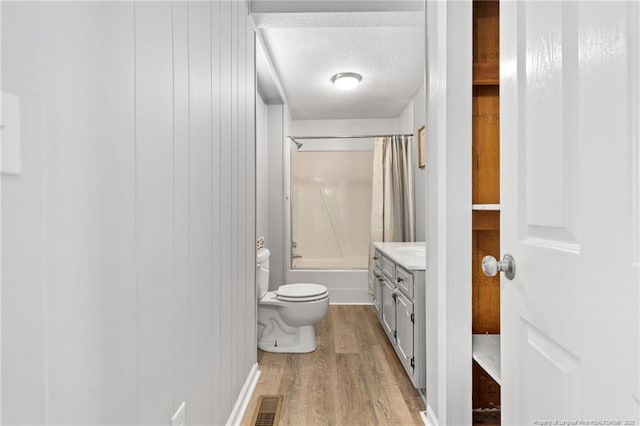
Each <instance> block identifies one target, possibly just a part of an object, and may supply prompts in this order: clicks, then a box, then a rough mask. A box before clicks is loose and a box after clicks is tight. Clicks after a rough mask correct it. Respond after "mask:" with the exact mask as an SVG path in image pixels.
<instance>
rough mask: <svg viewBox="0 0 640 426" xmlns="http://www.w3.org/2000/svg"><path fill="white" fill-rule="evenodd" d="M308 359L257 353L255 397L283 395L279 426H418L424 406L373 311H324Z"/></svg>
mask: <svg viewBox="0 0 640 426" xmlns="http://www.w3.org/2000/svg"><path fill="white" fill-rule="evenodd" d="M316 334H317V339H318V349H316V351H315V352H313V353H310V354H274V353H267V352H262V351H259V353H258V363H259V365H260V370H261V371H262V374H261V376H260V380H259V382H258V385H257V387H256V389H255V391H254V394H253V397H252V399H251V402H250V403H249V406H248V407H247V411H246V413H245V417H244V419H243V422H242V424H243V426H244V425H247V426H248V425H250V423H251V418H252V416H253V412H254V410H255V406H256V401H257V399H258V396H259V395H261V394H281V395H284V405H283V411H282V417H281V418H280V424H281V425H373V424H380V425H392V424H396V425H422V421H421V420H420V416H419V414H418V412H419V411H421V410H424V409H425V406H424V402H423V400H422V398H421V396H420V394H419V393H418V391H417V390H416V389H415V388H414V387H413V385H412V384H411V381H410V380H409V378H408V377H407V375H406V374H405V372H404V370H403V368H402V365H401V364H400V361H399V360H398V358H397V357H396V354H395V352H394V351H393V348H392V347H391V345H390V343H389V341H388V340H387V338H386V336H385V334H384V331H383V330H382V327H381V326H380V324H379V322H378V320H377V318H376V316H375V311H374V307H373V306H330V307H329V313H328V314H327V316H326V318H325V319H324V320H322V321H320V322H319V323H318V324H316Z"/></svg>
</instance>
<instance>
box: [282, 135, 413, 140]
mask: <svg viewBox="0 0 640 426" xmlns="http://www.w3.org/2000/svg"><path fill="white" fill-rule="evenodd" d="M391 136H413V133H397V134H390V135H361V136H287V137H288V138H290V139H293V140H296V139H365V138H386V137H391Z"/></svg>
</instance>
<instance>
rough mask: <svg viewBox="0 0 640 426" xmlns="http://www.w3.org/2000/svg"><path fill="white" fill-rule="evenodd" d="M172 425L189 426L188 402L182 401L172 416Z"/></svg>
mask: <svg viewBox="0 0 640 426" xmlns="http://www.w3.org/2000/svg"><path fill="white" fill-rule="evenodd" d="M171 426H187V403H186V402H184V401H183V402H182V404H180V407H178V409H177V410H176V413H175V414H174V415H173V417H171Z"/></svg>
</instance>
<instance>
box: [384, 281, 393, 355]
mask: <svg viewBox="0 0 640 426" xmlns="http://www.w3.org/2000/svg"><path fill="white" fill-rule="evenodd" d="M394 289H395V287H394V285H393V284H391V283H390V282H389V281H387V280H386V279H385V280H383V281H382V327H383V328H384V331H386V332H387V335H388V336H389V339H390V340H391V341H392V342H394V343H395V336H394V335H393V334H394V331H395V329H396V303H395V299H394V298H393V290H394Z"/></svg>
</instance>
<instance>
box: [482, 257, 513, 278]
mask: <svg viewBox="0 0 640 426" xmlns="http://www.w3.org/2000/svg"><path fill="white" fill-rule="evenodd" d="M482 272H484V274H485V275H486V276H488V277H495V276H496V274H497V273H498V272H504V276H505V277H506V278H507V279H508V280H512V279H513V277H515V276H516V262H515V260H513V256H511V255H510V254H505V255H504V257H503V258H502V260H501V261H499V262H498V261H497V260H496V258H495V257H493V256H485V257H483V258H482Z"/></svg>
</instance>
